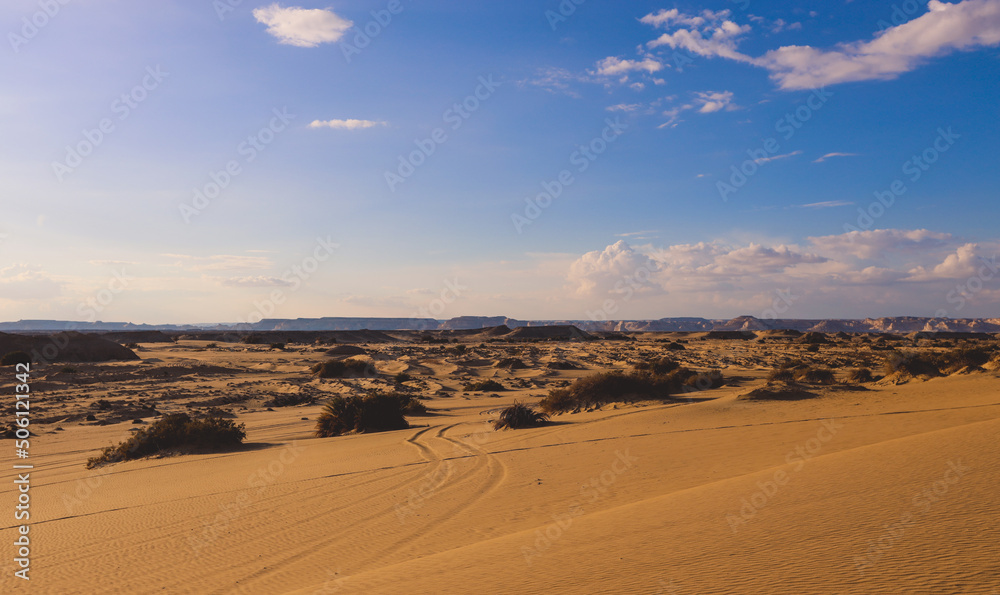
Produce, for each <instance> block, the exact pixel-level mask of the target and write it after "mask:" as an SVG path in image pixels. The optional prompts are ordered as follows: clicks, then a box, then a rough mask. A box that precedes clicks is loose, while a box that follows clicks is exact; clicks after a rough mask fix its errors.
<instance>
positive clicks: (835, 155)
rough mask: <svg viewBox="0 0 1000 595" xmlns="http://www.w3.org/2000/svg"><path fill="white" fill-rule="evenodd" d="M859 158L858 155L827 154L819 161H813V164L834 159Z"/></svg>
mask: <svg viewBox="0 0 1000 595" xmlns="http://www.w3.org/2000/svg"><path fill="white" fill-rule="evenodd" d="M857 156H858V154H857V153H827V154H826V155H823V156H822V157H820V158H819V159H817V160H815V161H813V163H823V162H824V161H826V160H827V159H832V158H834V157H857Z"/></svg>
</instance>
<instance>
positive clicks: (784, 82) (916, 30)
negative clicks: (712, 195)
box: [754, 0, 1000, 89]
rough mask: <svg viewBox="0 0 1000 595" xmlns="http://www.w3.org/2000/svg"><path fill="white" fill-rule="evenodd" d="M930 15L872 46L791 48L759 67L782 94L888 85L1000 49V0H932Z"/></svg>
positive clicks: (893, 30)
mask: <svg viewBox="0 0 1000 595" xmlns="http://www.w3.org/2000/svg"><path fill="white" fill-rule="evenodd" d="M927 9H928V12H927V13H925V14H923V15H921V16H919V17H917V18H915V19H913V20H911V21H908V22H906V23H903V24H901V25H897V26H895V27H890V28H888V29H886V30H885V31H883V32H882V33H881V34H879V35H877V36H876V37H875V38H874V39H873V40H871V41H855V42H850V43H843V44H840V45H838V46H836V47H835V48H834V49H830V50H821V49H816V48H813V47H811V46H785V47H781V48H778V49H776V50H772V51H770V52H767V53H766V54H764V55H763V56H762V57H760V58H758V59H756V60H754V63H755V64H757V65H759V66H763V67H764V68H766V69H768V70H769V71H771V77H772V78H773V79H774V80H775V81H776V82H777V83H778V85H779V86H780V87H781V88H782V89H812V88H816V87H822V86H824V85H833V84H837V83H846V82H851V81H866V80H873V79H877V80H885V79H892V78H896V77H897V76H899V75H900V74H903V73H905V72H909V71H911V70H913V69H915V68H917V67H918V66H920V65H921V64H923V63H925V62H926V61H927V60H929V59H931V58H935V57H939V56H944V55H946V54H949V53H951V52H954V51H963V50H972V49H975V48H977V47H983V46H987V47H992V46H996V45H998V44H1000V0H964V1H963V2H958V3H955V4H950V3H947V2H941V1H939V0H930V2H928V3H927Z"/></svg>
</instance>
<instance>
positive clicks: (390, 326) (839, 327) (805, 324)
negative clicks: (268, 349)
mask: <svg viewBox="0 0 1000 595" xmlns="http://www.w3.org/2000/svg"><path fill="white" fill-rule="evenodd" d="M500 325H506V326H508V327H510V328H512V329H515V328H518V327H527V326H555V325H573V326H576V327H577V328H579V329H581V330H584V331H619V332H655V331H687V332H692V331H760V330H770V329H773V330H797V331H803V332H805V331H816V332H821V333H837V332H848V333H852V332H853V333H901V334H905V333H912V332H918V331H924V332H974V333H1000V318H922V317H917V316H892V317H885V318H865V319H863V320H847V319H816V320H806V319H802V320H799V319H791V318H789V319H761V318H755V317H753V316H738V317H736V318H733V319H731V320H721V319H708V318H690V317H689V318H660V319H658V320H610V321H593V320H517V319H514V318H507V317H506V316H459V317H457V318H451V319H449V320H435V319H433V318H354V317H324V318H294V319H264V320H261V321H260V322H257V323H254V324H246V323H244V324H230V323H211V324H184V325H174V324H163V325H151V324H132V323H130V322H67V321H60V320H19V321H17V322H0V331H4V332H12V331H13V332H58V331H64V330H78V331H84V332H96V331H119V332H120V331H154V330H159V331H185V330H191V331H194V330H219V331H232V330H240V331H357V330H373V331H391V330H416V331H422V330H461V329H478V328H490V327H496V326H500Z"/></svg>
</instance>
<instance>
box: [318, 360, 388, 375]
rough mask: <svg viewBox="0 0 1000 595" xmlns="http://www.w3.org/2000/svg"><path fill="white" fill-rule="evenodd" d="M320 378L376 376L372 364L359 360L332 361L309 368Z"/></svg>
mask: <svg viewBox="0 0 1000 595" xmlns="http://www.w3.org/2000/svg"><path fill="white" fill-rule="evenodd" d="M310 370H311V371H312V373H313V374H316V375H317V376H319V377H320V378H358V377H363V378H371V377H372V376H375V375H376V374H377V372H376V370H375V365H374V364H373V363H372V362H369V361H365V360H360V359H345V360H339V359H333V360H329V361H325V362H320V363H318V364H316V365H314V366H313V367H312V368H310Z"/></svg>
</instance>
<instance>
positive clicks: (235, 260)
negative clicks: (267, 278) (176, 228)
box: [163, 254, 272, 271]
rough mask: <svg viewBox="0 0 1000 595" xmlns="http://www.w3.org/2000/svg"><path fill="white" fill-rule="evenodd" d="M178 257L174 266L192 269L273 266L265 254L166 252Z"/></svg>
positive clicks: (215, 269) (224, 269)
mask: <svg viewBox="0 0 1000 595" xmlns="http://www.w3.org/2000/svg"><path fill="white" fill-rule="evenodd" d="M163 256H166V257H169V258H176V259H178V260H177V262H176V263H174V265H173V266H176V267H181V268H185V269H187V270H191V271H226V270H246V269H267V268H271V266H272V263H271V259H269V258H267V257H265V256H239V255H232V254H215V255H213V256H191V255H188V254H164V255H163Z"/></svg>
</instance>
